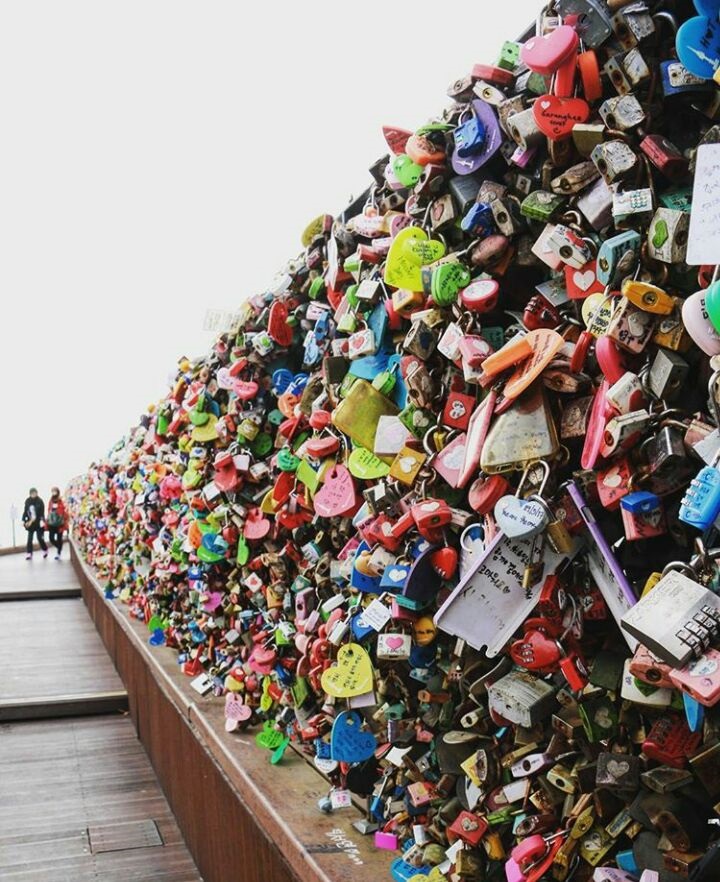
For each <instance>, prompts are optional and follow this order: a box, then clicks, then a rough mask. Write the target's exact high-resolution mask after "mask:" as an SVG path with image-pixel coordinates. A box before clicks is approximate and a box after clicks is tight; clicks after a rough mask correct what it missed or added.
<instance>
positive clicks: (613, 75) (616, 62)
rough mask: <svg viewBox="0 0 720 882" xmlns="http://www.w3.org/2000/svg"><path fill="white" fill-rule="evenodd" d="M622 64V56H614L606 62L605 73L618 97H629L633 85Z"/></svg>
mask: <svg viewBox="0 0 720 882" xmlns="http://www.w3.org/2000/svg"><path fill="white" fill-rule="evenodd" d="M620 62H621V56H620V55H613V56H612V57H610V58H608V60H607V61H606V62H605V66H604V67H603V71H604V72H605V73H606V74H607V76H608V79H609V80H610V82H611V83H612V84H613V88H614V89H615V91H616V92H617V93H618V95H629V94H630V92H632V83H631V82H630V80H629V79H628V77H627V75H626V74H625V70H624V68H623V66H622V64H621V63H620Z"/></svg>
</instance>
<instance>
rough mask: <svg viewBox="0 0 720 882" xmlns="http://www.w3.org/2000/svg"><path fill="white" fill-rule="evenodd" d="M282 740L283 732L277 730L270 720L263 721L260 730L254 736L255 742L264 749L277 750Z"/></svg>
mask: <svg viewBox="0 0 720 882" xmlns="http://www.w3.org/2000/svg"><path fill="white" fill-rule="evenodd" d="M284 740H285V739H284V737H283V733H282V732H278V731H277V729H276V728H275V726H274V725H273V723H272V722H271V721H270V720H268V721H267V722H266V723H265V725H264V726H263V730H262V732H259V733H258V734H257V735H256V736H255V743H256V744H258V745H259V746H260V747H264V748H265V749H266V750H277V748H278V747H280V745H281V744H282V743H283V741H284Z"/></svg>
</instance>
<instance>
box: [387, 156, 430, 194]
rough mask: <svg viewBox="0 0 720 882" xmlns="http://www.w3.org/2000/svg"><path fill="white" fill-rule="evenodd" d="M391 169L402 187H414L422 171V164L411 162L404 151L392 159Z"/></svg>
mask: <svg viewBox="0 0 720 882" xmlns="http://www.w3.org/2000/svg"><path fill="white" fill-rule="evenodd" d="M392 170H393V173H394V175H395V177H396V178H397V179H398V181H399V182H400V184H401V185H402V186H403V187H414V186H415V184H417V182H418V181H419V180H420V175H421V174H422V171H423V169H422V166H421V165H419V164H418V163H417V162H413V161H412V159H410V157H409V156H408V155H407V154H406V153H401V154H400V156H396V157H395V159H393V161H392Z"/></svg>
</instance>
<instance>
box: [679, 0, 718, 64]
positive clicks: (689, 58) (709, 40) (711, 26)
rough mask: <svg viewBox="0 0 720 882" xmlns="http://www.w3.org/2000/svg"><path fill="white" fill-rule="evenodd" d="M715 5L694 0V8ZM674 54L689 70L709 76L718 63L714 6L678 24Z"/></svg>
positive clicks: (709, 1)
mask: <svg viewBox="0 0 720 882" xmlns="http://www.w3.org/2000/svg"><path fill="white" fill-rule="evenodd" d="M715 6H717V4H716V3H713V2H711V0H696V2H695V8H696V9H698V11H702V10H701V7H702V9H707V10H708V11H711V10H712V8H713V7H715ZM675 48H676V49H677V54H678V58H679V59H680V61H681V62H682V64H683V66H684V67H686V68H687V69H688V70H689V71H690V73H693V74H695V76H696V77H702V78H703V79H705V80H711V79H712V78H713V76H714V75H715V72H716V71H717V69H718V66H719V65H720V21H718V13H717V9H715V11H714V12H712V13H711V14H710V15H706V14H704V15H698V16H695V17H694V18H690V19H688V20H687V21H686V22H684V23H683V24H682V25H680V27H679V28H678V32H677V35H676V37H675Z"/></svg>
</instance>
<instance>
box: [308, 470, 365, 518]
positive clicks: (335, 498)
mask: <svg viewBox="0 0 720 882" xmlns="http://www.w3.org/2000/svg"><path fill="white" fill-rule="evenodd" d="M313 502H314V505H315V512H316V513H317V514H319V515H320V517H321V518H332V517H338V516H342V515H344V514H348V513H350V512H352V511H353V510H354V509H355V508H357V505H358V500H357V494H356V492H355V484H354V482H353V479H352V475H351V474H350V472H349V471H348V470H347V469H346V468H345V466H343V465H334V466H333V467H332V468H331V469H330V471H329V472H328V474H327V476H326V477H325V483H324V484H323V486H322V487H321V488H320V490H318V492H317V493H316V494H315V499H314V500H313Z"/></svg>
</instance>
